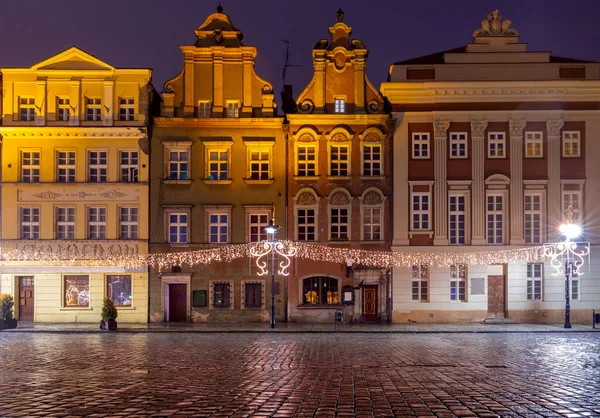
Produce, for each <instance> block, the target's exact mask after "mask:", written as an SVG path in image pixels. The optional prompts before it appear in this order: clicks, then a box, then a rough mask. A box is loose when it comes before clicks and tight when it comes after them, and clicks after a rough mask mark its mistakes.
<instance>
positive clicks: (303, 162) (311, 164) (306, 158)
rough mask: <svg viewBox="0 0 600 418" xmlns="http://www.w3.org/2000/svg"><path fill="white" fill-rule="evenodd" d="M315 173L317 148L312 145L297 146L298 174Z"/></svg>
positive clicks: (307, 174)
mask: <svg viewBox="0 0 600 418" xmlns="http://www.w3.org/2000/svg"><path fill="white" fill-rule="evenodd" d="M316 175H317V149H316V147H313V146H303V145H302V146H298V176H302V177H308V176H316Z"/></svg>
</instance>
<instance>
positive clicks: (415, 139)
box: [412, 132, 430, 159]
mask: <svg viewBox="0 0 600 418" xmlns="http://www.w3.org/2000/svg"><path fill="white" fill-rule="evenodd" d="M412 157H413V159H426V158H429V157H430V156H429V133H426V132H414V133H413V134H412Z"/></svg>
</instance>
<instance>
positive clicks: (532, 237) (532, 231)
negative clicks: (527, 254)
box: [524, 193, 543, 244]
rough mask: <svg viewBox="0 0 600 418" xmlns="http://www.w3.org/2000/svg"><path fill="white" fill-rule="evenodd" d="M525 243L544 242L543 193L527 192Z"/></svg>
mask: <svg viewBox="0 0 600 418" xmlns="http://www.w3.org/2000/svg"><path fill="white" fill-rule="evenodd" d="M524 212H525V225H524V227H525V243H526V244H541V243H542V236H543V233H542V219H543V217H542V194H541V193H526V194H525V211H524Z"/></svg>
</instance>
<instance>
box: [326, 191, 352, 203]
mask: <svg viewBox="0 0 600 418" xmlns="http://www.w3.org/2000/svg"><path fill="white" fill-rule="evenodd" d="M330 201H331V204H332V205H348V204H350V200H348V196H347V195H346V193H343V192H335V193H334V194H333V196H331V199H330Z"/></svg>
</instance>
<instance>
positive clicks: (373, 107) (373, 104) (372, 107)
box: [367, 100, 383, 113]
mask: <svg viewBox="0 0 600 418" xmlns="http://www.w3.org/2000/svg"><path fill="white" fill-rule="evenodd" d="M367 112H369V113H383V102H380V101H379V100H371V101H370V102H369V103H367Z"/></svg>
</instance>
